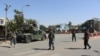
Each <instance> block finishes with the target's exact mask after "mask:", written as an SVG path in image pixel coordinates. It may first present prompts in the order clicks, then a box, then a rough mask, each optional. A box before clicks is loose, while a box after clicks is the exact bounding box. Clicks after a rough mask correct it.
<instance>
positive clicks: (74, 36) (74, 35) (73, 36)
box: [72, 30, 76, 42]
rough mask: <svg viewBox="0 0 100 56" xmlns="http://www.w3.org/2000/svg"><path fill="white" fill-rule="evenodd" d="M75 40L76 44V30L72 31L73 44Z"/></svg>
mask: <svg viewBox="0 0 100 56" xmlns="http://www.w3.org/2000/svg"><path fill="white" fill-rule="evenodd" d="M73 40H75V42H76V34H75V30H73V31H72V42H73Z"/></svg>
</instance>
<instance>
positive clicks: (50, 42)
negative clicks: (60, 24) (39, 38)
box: [48, 30, 55, 50]
mask: <svg viewBox="0 0 100 56" xmlns="http://www.w3.org/2000/svg"><path fill="white" fill-rule="evenodd" d="M48 38H49V49H48V50H51V46H52V50H54V49H55V47H54V39H55V34H54V32H53V30H50V32H49V34H48Z"/></svg>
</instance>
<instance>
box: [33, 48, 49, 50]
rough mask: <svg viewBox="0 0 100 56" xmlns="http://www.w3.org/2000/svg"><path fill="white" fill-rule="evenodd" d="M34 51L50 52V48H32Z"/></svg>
mask: <svg viewBox="0 0 100 56" xmlns="http://www.w3.org/2000/svg"><path fill="white" fill-rule="evenodd" d="M32 49H34V50H48V48H32Z"/></svg>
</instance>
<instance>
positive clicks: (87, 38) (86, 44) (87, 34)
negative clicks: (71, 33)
mask: <svg viewBox="0 0 100 56" xmlns="http://www.w3.org/2000/svg"><path fill="white" fill-rule="evenodd" d="M88 40H89V32H88V30H85V33H84V49H87V46H88V49H90V48H91V46H90V45H89V43H88Z"/></svg>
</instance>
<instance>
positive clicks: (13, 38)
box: [10, 30, 17, 47]
mask: <svg viewBox="0 0 100 56" xmlns="http://www.w3.org/2000/svg"><path fill="white" fill-rule="evenodd" d="M16 37H17V32H16V30H13V31H12V33H11V39H10V45H11V46H12V44H13V45H14V47H15V45H16Z"/></svg>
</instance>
